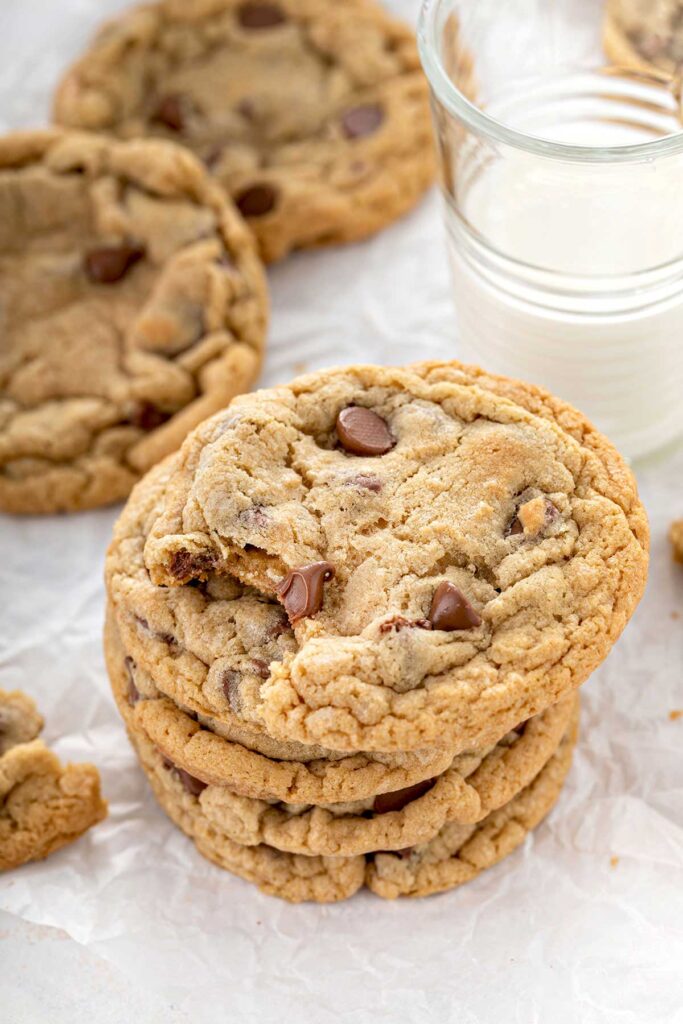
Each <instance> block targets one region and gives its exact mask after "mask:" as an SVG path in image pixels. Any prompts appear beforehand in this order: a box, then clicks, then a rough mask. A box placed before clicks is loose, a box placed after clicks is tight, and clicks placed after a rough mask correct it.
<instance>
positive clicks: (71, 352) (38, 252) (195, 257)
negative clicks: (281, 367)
mask: <svg viewBox="0 0 683 1024" xmlns="http://www.w3.org/2000/svg"><path fill="white" fill-rule="evenodd" d="M0 307H1V308H2V314H3V322H2V344H1V346H0V508H1V509H3V510H5V511H8V512H28V513H31V512H55V511H62V510H75V509H84V508H92V507H94V506H97V505H102V504H105V503H108V502H112V501H116V500H119V499H121V498H123V497H125V496H126V495H127V494H128V492H129V491H130V489H131V487H132V485H133V483H134V482H135V481H136V480H137V479H138V477H139V476H140V475H141V474H142V473H144V472H145V471H146V470H147V469H148V468H149V467H150V466H151V465H153V464H154V463H155V462H156V461H157V460H158V459H159V458H160V457H162V456H164V455H165V454H167V453H168V452H170V451H173V450H174V449H175V448H177V447H178V445H179V444H180V442H181V441H182V439H183V438H184V437H185V435H186V434H187V432H188V431H189V430H190V429H191V428H192V427H193V426H195V425H196V424H197V423H198V422H200V421H201V420H202V419H204V418H205V417H206V416H208V415H210V414H211V413H213V412H215V411H216V410H217V409H219V408H221V407H222V406H224V405H225V404H226V403H227V402H228V401H229V400H230V399H231V398H232V397H233V396H234V395H235V394H237V393H239V392H241V391H244V390H245V389H247V388H248V387H250V386H251V384H252V383H253V381H254V379H255V377H256V375H257V373H258V371H259V367H260V364H261V358H262V351H263V343H264V334H265V327H266V307H267V298H266V289H265V281H264V275H263V270H262V267H261V264H260V261H259V259H258V257H257V255H256V252H255V248H254V244H253V241H252V239H251V237H250V233H249V231H248V229H247V227H246V225H245V224H244V222H243V220H242V218H241V217H240V215H239V214H238V213H237V212H236V210H235V209H234V208H233V207H232V206H231V204H230V203H229V202H228V201H227V200H226V198H225V196H224V194H223V192H222V190H221V189H220V188H219V187H218V186H217V185H216V184H215V183H214V182H212V181H211V179H210V178H209V176H208V175H207V174H206V172H205V171H204V170H203V168H202V167H201V165H200V164H199V163H198V162H197V160H196V159H195V158H194V157H193V156H192V155H191V154H190V153H188V152H186V151H185V150H183V149H181V148H180V147H178V146H174V145H172V144H170V143H167V142H163V141H137V142H117V141H111V140H106V139H103V138H99V137H97V136H89V135H84V134H79V133H75V132H61V131H57V130H54V131H42V132H29V133H25V134H17V135H11V136H8V137H6V138H4V139H2V140H0Z"/></svg>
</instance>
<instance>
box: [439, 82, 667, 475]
mask: <svg viewBox="0 0 683 1024" xmlns="http://www.w3.org/2000/svg"><path fill="white" fill-rule="evenodd" d="M660 92H661V95H659V93H660ZM520 95H521V94H520ZM488 112H489V113H492V114H493V115H494V116H496V113H497V114H498V116H499V117H500V120H503V121H504V122H505V123H506V124H512V125H513V126H514V127H517V128H519V129H521V130H524V131H527V132H529V133H531V134H538V135H542V136H543V137H544V138H551V139H554V140H555V141H559V142H564V143H569V144H572V145H582V146H590V145H595V144H596V143H599V144H600V146H602V147H605V146H623V145H634V144H637V143H640V142H645V141H647V142H649V141H652V140H653V139H654V138H658V137H662V136H666V135H667V134H669V133H671V132H675V131H677V130H679V129H680V123H679V122H678V121H677V108H676V106H675V101H674V98H673V96H672V93H671V91H670V90H669V89H667V88H666V87H665V86H661V87H657V86H655V85H653V84H652V83H651V82H646V83H643V84H642V87H640V92H639V86H638V83H637V82H634V80H633V79H631V78H629V79H624V80H623V81H618V80H616V79H614V78H610V79H609V80H608V81H607V82H606V80H605V78H604V77H603V76H600V75H597V74H596V75H595V76H590V75H586V74H582V75H581V76H573V77H568V78H567V79H566V81H565V80H560V81H556V82H553V83H551V84H550V86H548V92H547V95H544V94H543V89H542V88H539V89H536V90H527V91H526V92H525V93H524V94H523V95H522V98H520V97H519V96H518V97H517V98H516V99H513V100H510V99H506V101H505V105H504V109H503V105H501V109H500V110H498V111H496V110H495V108H492V109H489V110H488ZM483 147H484V144H480V143H478V142H477V141H476V140H475V141H472V140H470V144H469V151H467V152H462V153H460V155H459V159H460V165H459V170H458V174H457V175H456V184H455V187H454V191H455V192H456V194H457V203H456V201H455V200H454V199H453V198H452V197H449V198H447V227H448V235H449V243H450V252H451V263H452V267H453V279H454V289H455V301H456V307H457V314H458V322H459V332H460V334H459V336H460V352H461V354H462V357H463V358H464V359H465V360H466V361H471V362H474V363H477V364H480V365H483V366H484V367H486V369H488V370H491V371H493V372H498V373H502V374H506V375H509V376H512V377H520V378H523V379H525V380H529V381H532V382H534V383H537V384H540V385H543V386H544V387H546V388H548V389H549V390H550V391H552V392H554V393H555V394H557V395H559V396H561V397H563V398H565V399H567V400H568V401H569V402H571V403H572V404H574V405H576V406H577V407H578V408H579V409H581V410H582V411H584V412H585V413H586V414H587V415H588V416H589V418H591V419H592V420H593V421H594V422H595V423H596V424H597V426H599V427H600V428H601V429H602V430H604V431H605V432H606V433H607V434H608V436H609V437H610V438H611V439H612V440H613V441H614V442H615V443H616V445H617V446H618V447H619V448H621V450H622V451H623V452H624V454H626V455H628V456H630V457H631V458H638V457H640V456H643V455H645V454H647V453H649V452H651V451H653V450H655V449H657V448H660V447H662V446H663V445H665V444H667V443H668V442H670V441H672V440H674V439H675V438H676V437H678V436H680V435H681V433H683V155H680V154H679V155H672V156H666V157H663V156H662V157H658V158H657V159H656V160H652V159H642V160H637V161H635V162H633V161H628V162H620V161H619V160H618V159H617V160H614V161H607V162H604V163H597V162H582V161H580V160H561V159H557V158H556V157H555V156H553V158H550V157H548V158H547V159H544V158H543V157H540V156H539V155H538V153H535V152H528V151H525V150H523V149H518V148H513V147H507V146H501V145H499V144H497V145H492V146H490V147H488V148H485V147H484V151H483V153H482V148H483ZM475 168H476V169H475Z"/></svg>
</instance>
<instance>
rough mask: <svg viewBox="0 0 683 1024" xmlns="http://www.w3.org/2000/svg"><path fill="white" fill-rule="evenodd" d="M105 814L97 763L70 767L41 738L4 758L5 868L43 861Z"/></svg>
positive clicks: (0, 809)
mask: <svg viewBox="0 0 683 1024" xmlns="http://www.w3.org/2000/svg"><path fill="white" fill-rule="evenodd" d="M106 815H107V805H106V803H105V802H104V800H103V799H102V796H101V794H100V778H99V774H98V772H97V769H96V768H94V767H93V765H90V764H79V765H73V764H69V765H66V767H65V766H63V765H62V764H60V762H59V759H58V758H57V757H56V756H55V755H54V754H53V753H52V752H51V751H50V750H48V748H47V747H46V746H45V744H44V743H43V742H42V741H41V740H32V741H31V742H28V743H24V742H21V743H18V744H17V745H16V746H13V747H12V748H11V749H9V750H7V752H6V753H4V754H3V755H2V756H1V757H0V871H6V870H9V869H10V868H15V867H19V866H20V865H21V864H25V863H26V862H27V861H32V860H42V859H43V858H45V857H47V856H49V855H50V854H51V853H54V851H55V850H59V849H61V847H62V846H66V845H67V844H68V843H71V842H73V841H74V840H75V839H78V837H79V836H81V835H82V834H83V833H84V832H86V831H87V830H88V829H89V828H91V827H92V826H93V825H96V824H97V822H99V821H102V820H103V819H104V818H105V817H106Z"/></svg>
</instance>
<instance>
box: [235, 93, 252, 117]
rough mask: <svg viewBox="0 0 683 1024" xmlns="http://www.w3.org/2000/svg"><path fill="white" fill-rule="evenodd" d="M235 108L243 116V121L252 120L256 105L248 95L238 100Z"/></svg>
mask: <svg viewBox="0 0 683 1024" xmlns="http://www.w3.org/2000/svg"><path fill="white" fill-rule="evenodd" d="M236 110H237V113H238V114H239V115H240V117H243V118H244V120H245V121H253V120H254V115H255V114H256V107H255V106H254V101H253V100H250V99H249V98H248V97H245V98H244V99H243V100H240V101H239V103H238V104H237V107H236Z"/></svg>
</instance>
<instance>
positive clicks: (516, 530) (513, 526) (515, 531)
mask: <svg viewBox="0 0 683 1024" xmlns="http://www.w3.org/2000/svg"><path fill="white" fill-rule="evenodd" d="M520 533H524V527H523V526H522V524H521V522H520V519H519V516H515V518H514V519H513V520H512V522H511V523H510V525H509V527H508V529H507V533H506V535H505V536H506V537H517V536H518V535H519V534H520Z"/></svg>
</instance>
